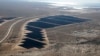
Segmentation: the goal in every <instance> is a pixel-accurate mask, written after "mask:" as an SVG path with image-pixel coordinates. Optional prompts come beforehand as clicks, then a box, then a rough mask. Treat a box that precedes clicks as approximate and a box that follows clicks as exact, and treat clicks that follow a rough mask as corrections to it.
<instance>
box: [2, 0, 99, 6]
mask: <svg viewBox="0 0 100 56" xmlns="http://www.w3.org/2000/svg"><path fill="white" fill-rule="evenodd" d="M0 1H29V2H34V1H35V2H50V3H57V5H74V6H79V7H82V6H83V7H99V8H100V0H0Z"/></svg>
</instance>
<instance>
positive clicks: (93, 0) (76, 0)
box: [26, 0, 100, 3]
mask: <svg viewBox="0 0 100 56" xmlns="http://www.w3.org/2000/svg"><path fill="white" fill-rule="evenodd" d="M26 1H29V0H26ZM30 1H46V2H72V3H98V2H100V0H30Z"/></svg>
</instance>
